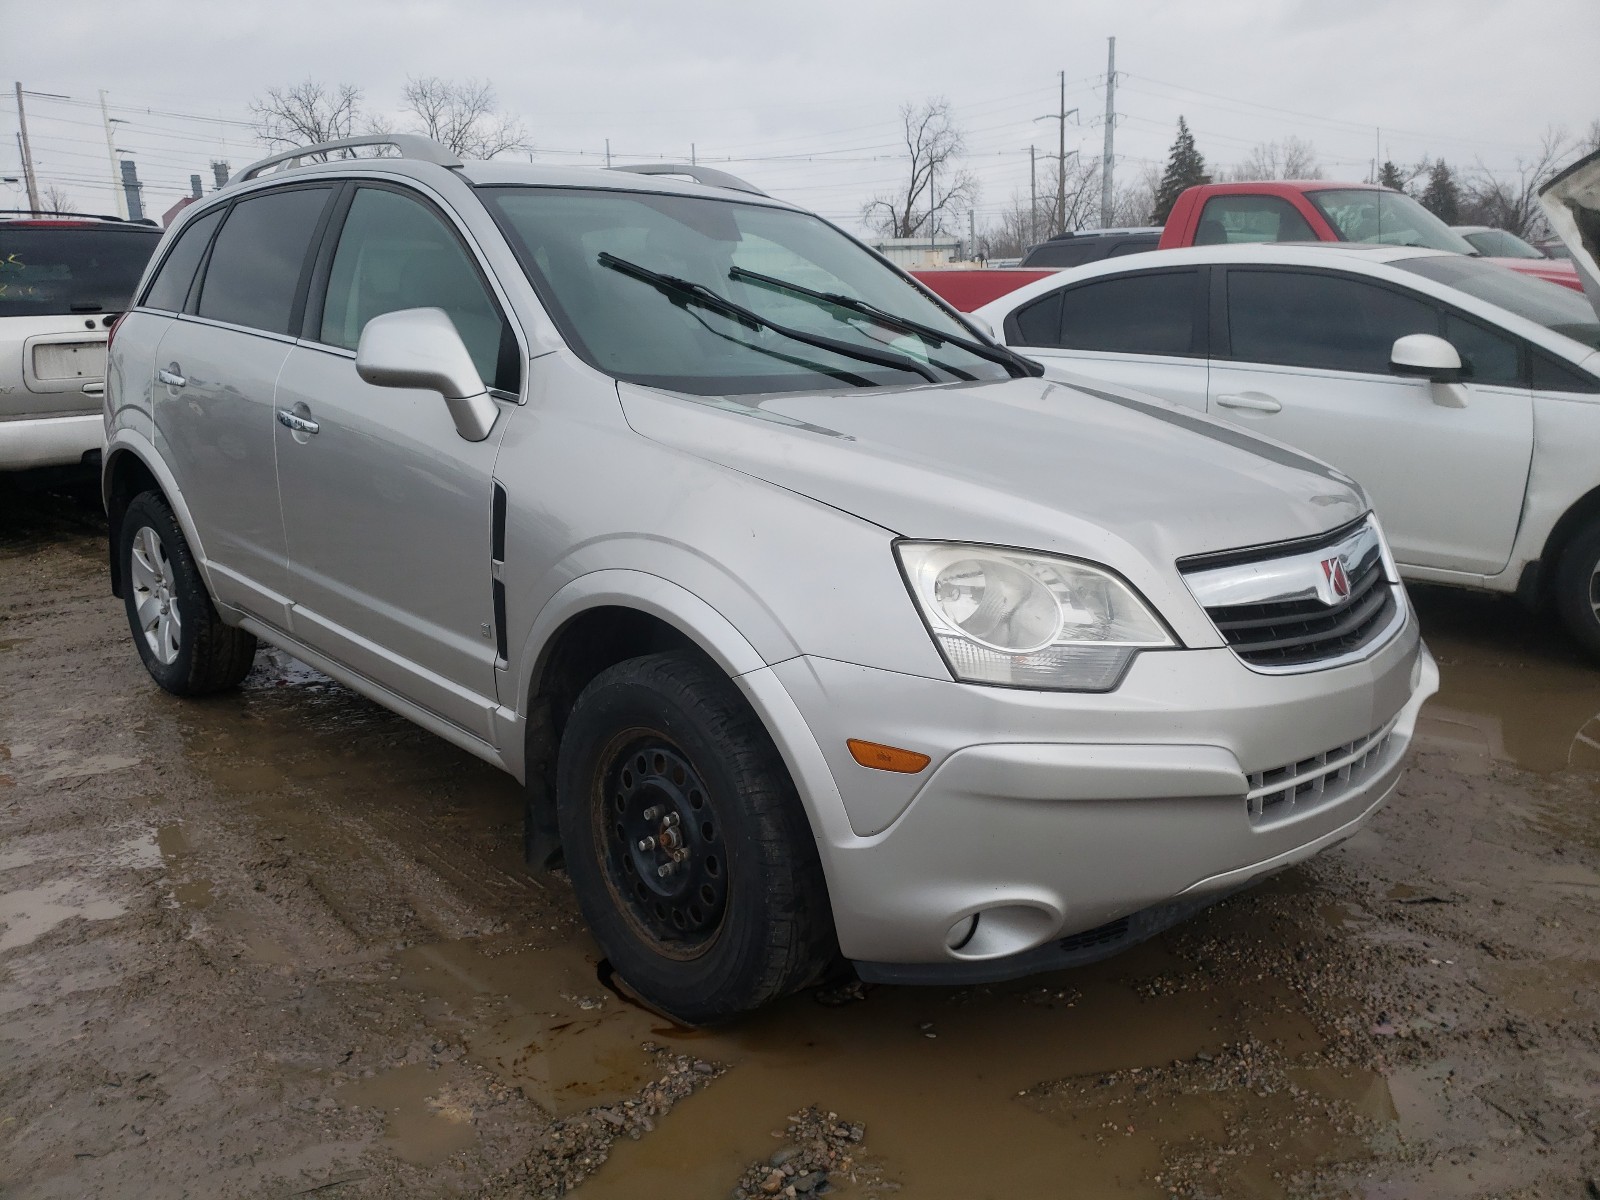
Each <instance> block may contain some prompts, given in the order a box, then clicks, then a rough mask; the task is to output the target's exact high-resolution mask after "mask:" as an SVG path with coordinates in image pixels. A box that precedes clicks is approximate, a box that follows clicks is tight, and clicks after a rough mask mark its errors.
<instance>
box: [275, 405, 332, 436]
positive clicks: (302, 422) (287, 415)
mask: <svg viewBox="0 0 1600 1200" xmlns="http://www.w3.org/2000/svg"><path fill="white" fill-rule="evenodd" d="M278 424H279V425H282V426H283V427H284V428H286V429H292V430H294V431H295V432H296V433H315V432H316V431H317V430H319V429H321V428H322V426H320V425H318V424H317V423H316V422H315V421H313V420H311V419H310V418H309V417H302V416H300V415H299V414H298V413H292V412H290V411H289V410H288V409H287V408H280V409H279V410H278Z"/></svg>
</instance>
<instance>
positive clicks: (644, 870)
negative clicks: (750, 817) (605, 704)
mask: <svg viewBox="0 0 1600 1200" xmlns="http://www.w3.org/2000/svg"><path fill="white" fill-rule="evenodd" d="M597 777H598V780H597V782H598V784H599V789H600V790H599V794H598V795H597V796H596V797H595V803H594V805H593V806H592V808H593V815H594V832H595V840H596V844H597V848H598V849H599V851H600V863H601V870H602V872H603V873H604V874H605V878H606V886H607V888H608V889H609V890H610V892H611V894H612V898H613V900H614V901H615V902H616V905H617V908H618V910H619V911H620V912H621V913H622V914H623V916H624V917H625V918H626V919H627V921H628V924H629V925H630V926H632V927H633V930H634V932H635V933H636V934H637V935H638V936H639V937H641V938H642V939H643V940H645V941H646V942H648V943H649V944H650V945H651V946H652V947H653V948H654V949H655V950H656V951H657V952H658V953H660V954H663V955H665V956H667V957H669V958H677V959H690V958H697V957H699V956H700V955H702V954H704V953H705V952H706V951H707V950H708V949H709V948H710V947H711V945H712V943H713V942H715V941H716V939H717V935H718V934H719V933H720V932H721V929H722V926H723V923H724V922H725V920H726V917H727V907H728V862H727V854H726V851H725V844H724V842H723V837H722V821H721V816H720V814H719V813H718V811H717V809H716V807H715V805H714V804H713V802H712V795H711V791H710V789H709V788H707V787H706V784H705V781H704V780H703V779H702V778H701V776H700V773H699V772H698V771H696V770H695V768H694V765H693V763H692V762H690V760H689V758H688V756H687V755H685V754H684V753H683V751H682V750H680V749H679V748H678V747H677V745H676V744H675V743H673V741H672V740H671V739H670V738H668V737H667V736H666V735H665V734H662V733H659V732H657V731H655V730H646V729H630V730H627V731H626V732H624V733H622V734H620V735H619V736H618V737H616V738H613V739H612V740H611V742H610V744H609V745H608V746H607V748H606V751H605V753H604V754H602V756H601V759H600V767H599V770H598V771H597Z"/></svg>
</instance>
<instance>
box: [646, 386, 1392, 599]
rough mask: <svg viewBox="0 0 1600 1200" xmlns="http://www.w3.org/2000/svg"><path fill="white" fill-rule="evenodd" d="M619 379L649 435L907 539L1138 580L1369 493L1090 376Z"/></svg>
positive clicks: (1341, 514)
mask: <svg viewBox="0 0 1600 1200" xmlns="http://www.w3.org/2000/svg"><path fill="white" fill-rule="evenodd" d="M619 390H620V394H621V397H622V403H623V409H624V411H625V413H626V414H627V419H628V422H629V424H630V425H632V427H633V428H634V429H635V430H636V431H637V432H639V433H640V434H642V435H644V436H645V437H648V438H651V439H653V440H655V441H657V442H660V443H663V444H666V445H670V446H673V447H676V448H678V449H681V450H684V451H687V452H689V453H692V454H695V455H697V456H699V457H701V458H704V459H708V460H710V461H712V462H716V463H720V464H722V465H724V466H727V467H731V468H733V469H735V470H738V471H741V472H744V473H746V474H749V475H753V476H755V477H757V478H760V479H764V480H766V481H768V482H769V483H773V484H776V485H778V486H780V487H783V488H786V489H788V490H790V491H793V492H798V493H800V494H802V495H805V496H808V497H810V498H812V499H814V500H817V501H820V502H822V503H824V504H827V505H830V506H831V507H834V508H838V509H841V510H843V511H846V512H849V513H852V514H854V515H856V516H859V517H861V518H863V519H865V520H868V521H871V522H873V523H874V524H877V525H880V526H883V527H884V528H886V529H888V530H890V531H892V532H894V533H897V534H900V535H902V536H904V537H911V538H925V539H934V540H937V539H946V540H956V541H971V542H986V543H992V544H997V545H1010V546H1019V547H1025V548H1028V549H1034V550H1044V551H1050V552H1055V553H1061V554H1068V555H1073V556H1077V557H1082V558H1088V559H1092V560H1094V561H1096V562H1101V563H1104V564H1106V565H1108V566H1111V567H1113V568H1114V569H1116V570H1119V571H1121V572H1122V573H1123V574H1125V575H1127V576H1129V577H1130V578H1134V579H1136V580H1137V579H1138V578H1139V577H1148V576H1149V575H1150V574H1151V572H1152V570H1154V571H1156V572H1159V573H1160V574H1161V575H1162V576H1163V577H1164V578H1165V579H1168V580H1170V579H1171V578H1172V572H1171V564H1172V563H1173V561H1174V560H1176V559H1178V558H1181V557H1183V556H1185V555H1189V554H1198V553H1203V552H1206V551H1213V550H1223V549H1232V548H1235V547H1242V546H1253V545H1259V544H1262V543H1268V542H1277V541H1283V540H1286V539H1289V538H1295V537H1305V536H1309V535H1314V534H1319V533H1323V532H1325V531H1327V530H1331V529H1334V528H1336V527H1337V526H1339V525H1342V524H1344V523H1346V522H1348V521H1351V520H1354V519H1355V518H1356V517H1358V516H1360V515H1361V514H1362V513H1363V512H1365V511H1366V509H1367V507H1368V506H1367V503H1366V499H1365V497H1364V496H1363V495H1362V493H1361V491H1360V489H1359V488H1358V487H1357V486H1356V485H1355V484H1354V483H1353V482H1351V481H1350V480H1349V479H1348V478H1347V477H1346V476H1344V475H1341V474H1339V473H1338V472H1336V471H1334V470H1333V469H1332V468H1331V467H1328V466H1326V465H1324V464H1322V463H1319V462H1317V461H1316V460H1314V459H1310V458H1307V457H1305V456H1304V455H1301V454H1299V453H1298V452H1296V451H1293V450H1291V449H1289V448H1288V447H1286V446H1282V445H1279V444H1278V443H1276V442H1270V441H1265V440H1263V439H1260V438H1256V437H1253V436H1252V435H1250V434H1248V433H1245V432H1244V431H1242V430H1238V429H1235V428H1233V427H1232V426H1229V425H1224V424H1222V423H1221V422H1217V421H1213V420H1210V419H1209V418H1206V417H1203V416H1200V415H1198V414H1196V413H1193V412H1190V411H1189V410H1187V409H1181V408H1178V407H1176V406H1174V405H1169V404H1166V403H1164V402H1162V401H1159V400H1155V399H1152V398H1150V397H1148V396H1143V395H1140V394H1139V393H1135V392H1128V391H1125V390H1123V389H1119V388H1115V387H1112V386H1109V385H1105V384H1101V383H1098V382H1094V383H1091V382H1089V381H1086V380H1085V381H1081V382H1075V383H1073V384H1070V385H1069V384H1063V383H1061V382H1059V381H1051V380H1046V379H1031V378H1028V379H1012V380H1007V381H1004V382H996V383H977V384H948V385H942V386H933V387H916V388H904V389H871V390H868V389H861V390H853V391H848V392H825V393H785V394H777V395H769V396H753V397H741V398H739V399H738V400H732V399H726V398H707V397H696V396H682V395H678V394H668V393H663V392H658V391H653V390H651V389H647V388H643V387H637V386H634V385H631V384H621V385H619Z"/></svg>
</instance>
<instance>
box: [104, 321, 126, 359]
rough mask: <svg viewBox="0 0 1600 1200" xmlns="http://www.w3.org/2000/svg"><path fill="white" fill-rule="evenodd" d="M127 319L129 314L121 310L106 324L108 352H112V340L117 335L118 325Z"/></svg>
mask: <svg viewBox="0 0 1600 1200" xmlns="http://www.w3.org/2000/svg"><path fill="white" fill-rule="evenodd" d="M127 319H128V314H127V313H125V312H120V313H118V314H117V315H116V316H115V317H114V318H113V319H112V321H111V324H109V325H107V326H106V353H107V354H110V353H111V342H112V339H113V338H115V337H116V336H117V326H119V325H121V324H122V323H123V322H124V321H125V320H127Z"/></svg>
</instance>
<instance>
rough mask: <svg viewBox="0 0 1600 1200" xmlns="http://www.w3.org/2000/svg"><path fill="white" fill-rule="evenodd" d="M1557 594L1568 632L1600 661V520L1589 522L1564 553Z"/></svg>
mask: <svg viewBox="0 0 1600 1200" xmlns="http://www.w3.org/2000/svg"><path fill="white" fill-rule="evenodd" d="M1555 591H1556V596H1555V599H1556V611H1557V612H1559V613H1560V614H1561V620H1562V622H1563V623H1564V624H1565V625H1566V627H1567V630H1568V631H1569V632H1570V633H1571V634H1572V636H1573V637H1575V638H1577V639H1578V642H1579V643H1580V644H1581V645H1582V646H1583V648H1584V649H1585V650H1587V651H1588V652H1589V654H1590V656H1591V657H1593V658H1595V659H1597V660H1600V520H1592V521H1590V522H1589V524H1588V525H1586V526H1584V528H1583V529H1582V530H1580V531H1579V532H1578V535H1577V536H1576V537H1574V538H1573V539H1572V540H1571V541H1570V542H1568V543H1567V547H1566V549H1565V550H1563V551H1562V552H1561V561H1560V563H1559V564H1558V566H1557V567H1556V582H1555Z"/></svg>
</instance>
